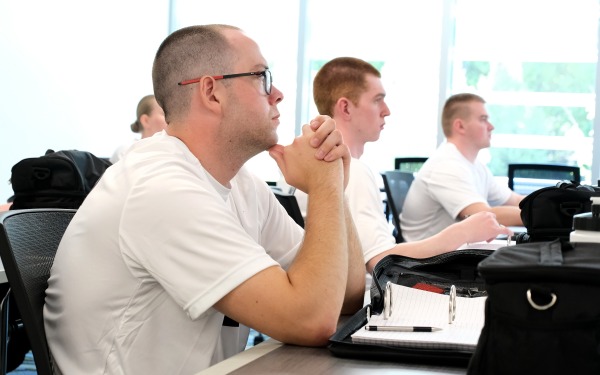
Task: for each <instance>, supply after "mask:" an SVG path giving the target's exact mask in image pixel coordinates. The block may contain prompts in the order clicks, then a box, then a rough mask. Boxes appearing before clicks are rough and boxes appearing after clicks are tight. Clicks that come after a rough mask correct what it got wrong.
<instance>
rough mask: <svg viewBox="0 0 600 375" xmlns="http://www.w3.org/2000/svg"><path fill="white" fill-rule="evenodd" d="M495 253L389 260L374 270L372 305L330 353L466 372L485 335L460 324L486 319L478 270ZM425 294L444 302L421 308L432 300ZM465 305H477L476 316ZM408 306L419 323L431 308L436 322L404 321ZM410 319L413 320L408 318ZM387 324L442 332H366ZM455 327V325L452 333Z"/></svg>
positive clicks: (337, 337) (351, 321) (343, 329)
mask: <svg viewBox="0 0 600 375" xmlns="http://www.w3.org/2000/svg"><path fill="white" fill-rule="evenodd" d="M494 251H495V250H490V249H476V248H467V249H461V250H456V251H453V252H449V253H445V254H440V255H437V256H434V257H430V258H423V259H418V258H410V257H405V256H401V255H388V256H386V257H384V258H383V259H382V260H381V261H379V263H378V264H377V265H376V266H375V268H374V269H373V275H372V276H373V281H372V285H371V289H370V295H371V303H370V304H368V305H366V306H365V307H363V309H361V310H360V311H358V312H357V313H355V314H354V315H352V316H351V317H349V318H348V319H347V320H346V321H345V322H344V324H342V325H341V326H340V327H339V328H338V330H337V331H336V333H335V334H334V335H333V336H332V337H331V338H330V339H329V345H328V348H329V351H330V352H331V354H332V355H335V356H338V357H345V358H353V359H361V358H364V359H369V360H388V361H396V362H407V361H408V362H423V363H439V364H451V365H459V366H464V367H466V366H467V364H468V362H469V359H470V358H471V356H472V355H473V353H474V351H475V347H476V344H477V339H478V337H479V336H478V334H479V333H480V332H481V328H480V326H479V325H478V324H482V323H477V324H476V323H473V324H472V326H471V327H468V329H466V328H461V326H460V325H459V324H458V323H459V322H461V321H462V320H463V319H466V320H469V319H471V318H472V317H473V316H476V317H478V318H480V320H481V322H482V321H483V320H484V311H483V310H484V306H485V303H486V290H485V282H484V280H483V279H482V278H481V276H480V275H479V274H478V272H477V265H478V264H479V262H481V261H482V260H484V259H485V258H487V257H488V256H489V255H490V254H492V253H493V252H494ZM452 286H454V288H455V295H454V296H455V299H456V300H455V302H456V303H455V310H454V314H455V318H454V321H453V322H452V324H450V323H449V321H450V316H451V306H452V304H451V301H450V292H449V291H450V290H451V288H452ZM388 289H389V290H388ZM407 290H408V291H409V292H410V293H409V294H411V295H412V296H409V299H408V300H407V299H405V298H404V297H400V296H399V295H398V296H396V295H395V293H401V292H406V291H407ZM386 293H388V295H390V294H391V295H392V300H391V301H389V300H387V298H386ZM422 293H428V295H429V297H431V296H433V297H436V298H437V297H439V299H440V300H439V301H434V300H431V301H428V302H427V303H425V304H424V305H423V307H424V310H423V308H421V309H419V308H418V304H419V303H421V302H424V301H425V300H426V299H427V298H425V299H423V297H422V296H423V294H422ZM413 294H414V295H413ZM415 295H416V296H415ZM394 296H395V298H394ZM388 298H389V297H388ZM436 298H433V299H436ZM403 301H404V302H403ZM407 301H408V302H407ZM410 301H412V302H410ZM415 301H417V302H415ZM465 301H466V302H467V305H471V304H474V305H475V306H474V307H473V306H471V307H472V308H473V311H470V312H469V311H467V310H465V306H463V305H464V303H463V302H465ZM470 301H476V302H470ZM386 306H387V308H388V309H390V310H389V311H388V319H387V320H386V319H385V316H386V312H385V309H386ZM407 307H413V308H414V307H416V310H417V313H411V314H414V315H413V318H414V316H418V315H419V314H424V312H426V311H429V310H431V309H435V311H436V314H437V315H435V317H434V318H431V317H429V318H427V319H421V320H412V321H411V320H402V317H401V316H400V314H406V312H403V310H404V309H405V308H407ZM419 311H420V313H419ZM410 317H411V315H409V316H408V318H410ZM396 319H398V320H396ZM386 324H387V325H392V326H398V325H400V326H402V327H425V328H441V330H437V331H434V332H397V331H393V330H391V331H384V332H380V331H375V332H373V331H368V330H367V329H365V327H366V326H368V325H376V326H384V325H386ZM453 324H455V325H454V326H453V327H452V328H449V326H451V325H453ZM467 331H469V332H470V333H468V332H467ZM357 332H358V333H357ZM440 333H442V334H443V335H446V338H441V337H442V336H443V335H438V334H440ZM373 334H378V335H377V337H378V339H373V338H372V336H373ZM381 334H383V335H381ZM369 335H371V336H370V337H371V338H370V339H369V338H367V337H368V336H369ZM415 335H421V336H420V341H421V343H417V344H415V343H414V342H412V341H414V340H412V341H411V340H409V339H408V338H407V337H410V336H413V337H414V336H415ZM435 335H437V336H435ZM448 335H450V336H454V337H455V338H456V337H458V338H459V340H458V341H456V342H452V341H451V340H449V339H448V337H447V336H448ZM469 335H470V336H469ZM382 337H385V339H382Z"/></svg>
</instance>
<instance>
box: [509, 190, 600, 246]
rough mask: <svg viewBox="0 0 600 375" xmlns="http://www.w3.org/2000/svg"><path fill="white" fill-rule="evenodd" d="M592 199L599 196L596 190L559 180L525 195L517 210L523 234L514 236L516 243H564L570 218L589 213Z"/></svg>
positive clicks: (568, 230) (569, 227)
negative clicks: (556, 241) (552, 184)
mask: <svg viewBox="0 0 600 375" xmlns="http://www.w3.org/2000/svg"><path fill="white" fill-rule="evenodd" d="M592 196H600V188H599V187H597V186H591V185H580V184H578V183H574V182H573V181H560V182H558V183H557V184H556V186H549V187H544V188H541V189H539V190H536V191H534V192H532V193H530V194H529V195H527V196H526V197H525V198H523V200H522V201H521V203H520V204H519V207H520V208H521V219H522V220H523V225H524V226H525V227H526V228H527V233H521V234H520V235H518V236H517V238H516V242H517V243H524V242H540V241H553V240H555V239H557V238H560V239H563V240H566V241H568V240H569V235H570V233H571V231H572V230H573V216H574V215H577V214H580V213H584V212H590V211H591V210H592V201H591V199H590V198H591V197H592Z"/></svg>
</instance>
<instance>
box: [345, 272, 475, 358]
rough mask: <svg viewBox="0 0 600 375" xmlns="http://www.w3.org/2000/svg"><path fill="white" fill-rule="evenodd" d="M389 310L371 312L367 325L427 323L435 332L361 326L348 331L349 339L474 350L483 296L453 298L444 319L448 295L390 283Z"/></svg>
mask: <svg viewBox="0 0 600 375" xmlns="http://www.w3.org/2000/svg"><path fill="white" fill-rule="evenodd" d="M391 287H392V291H391V294H392V314H391V316H390V318H389V319H387V320H385V319H384V316H383V315H384V314H383V313H382V314H380V315H373V316H371V318H370V320H369V323H368V325H377V326H430V327H438V328H441V329H442V330H441V331H437V332H395V331H367V330H366V329H365V328H364V327H363V328H361V329H359V330H358V331H356V332H355V333H354V334H353V335H352V342H357V343H368V344H380V345H390V346H400V347H412V348H436V349H456V350H466V351H474V350H475V347H476V346H477V341H478V340H479V335H480V334H481V329H482V328H483V323H484V317H485V315H484V314H485V313H484V307H485V300H486V297H476V298H466V297H457V298H456V315H455V319H454V321H453V322H452V324H449V323H448V320H449V319H448V310H449V300H450V297H449V296H448V295H445V294H438V293H432V292H427V291H423V290H419V289H414V288H408V287H404V286H401V285H397V284H392V285H391Z"/></svg>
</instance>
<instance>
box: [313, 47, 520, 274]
mask: <svg viewBox="0 0 600 375" xmlns="http://www.w3.org/2000/svg"><path fill="white" fill-rule="evenodd" d="M313 95H314V100H315V104H316V106H317V109H318V110H319V113H321V114H322V115H328V116H331V117H332V118H333V119H334V120H335V121H336V126H337V129H338V130H339V131H340V132H341V133H342V135H343V137H344V143H345V144H347V145H348V147H349V148H350V154H351V155H352V163H351V167H350V181H349V183H348V187H347V188H346V196H347V198H348V202H349V205H350V211H351V212H352V217H353V218H354V221H355V222H356V226H357V228H358V232H359V237H360V240H361V243H362V246H363V253H364V258H365V263H366V265H367V269H368V270H369V272H370V271H371V270H372V269H373V267H374V266H375V264H376V263H377V262H378V261H379V260H380V259H381V258H383V257H384V256H386V255H388V254H400V255H405V256H410V257H415V258H425V257H429V256H433V255H437V254H441V253H444V252H448V251H452V250H455V249H456V248H458V247H459V246H460V245H463V244H465V243H467V242H477V241H485V240H490V239H493V238H495V237H496V236H497V235H499V234H508V233H510V231H509V230H508V229H507V228H505V227H502V226H500V225H499V224H498V222H497V221H496V219H495V215H494V214H492V213H482V214H479V215H474V216H473V217H471V218H469V219H468V220H465V221H463V222H461V223H458V224H456V225H452V226H450V227H448V228H447V229H446V230H444V231H442V232H441V233H439V234H437V235H435V236H432V237H429V238H426V239H424V240H422V241H416V242H411V243H407V242H404V243H400V244H396V241H395V238H394V236H393V235H392V232H391V230H390V227H389V225H388V223H387V221H386V219H385V215H384V214H383V210H382V207H381V197H380V194H379V188H378V184H377V180H376V177H375V175H374V174H373V172H372V171H371V169H370V168H369V167H367V166H366V165H365V164H364V163H362V162H361V161H360V157H361V156H362V154H363V151H364V146H365V144H366V143H367V142H375V141H377V140H378V139H379V136H380V134H381V131H382V130H383V128H384V125H385V118H386V117H387V116H389V115H390V110H389V108H388V106H387V104H386V102H385V90H384V88H383V85H382V83H381V74H380V73H379V71H378V70H377V69H375V68H374V67H373V66H372V65H371V64H369V63H368V62H366V61H363V60H360V59H357V58H353V57H340V58H336V59H333V60H331V61H329V62H328V63H326V64H325V65H324V66H323V67H322V68H321V69H320V70H319V72H318V73H317V75H316V76H315V79H314V81H313Z"/></svg>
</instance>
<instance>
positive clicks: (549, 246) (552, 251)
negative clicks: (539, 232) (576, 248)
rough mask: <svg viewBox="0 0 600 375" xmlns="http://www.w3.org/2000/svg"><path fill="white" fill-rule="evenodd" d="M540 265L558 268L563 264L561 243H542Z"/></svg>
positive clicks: (557, 241)
mask: <svg viewBox="0 0 600 375" xmlns="http://www.w3.org/2000/svg"><path fill="white" fill-rule="evenodd" d="M540 263H541V264H542V265H544V266H560V265H562V264H563V255H562V243H561V242H560V240H558V239H557V240H554V241H552V242H543V243H542V246H541V249H540Z"/></svg>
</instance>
